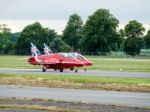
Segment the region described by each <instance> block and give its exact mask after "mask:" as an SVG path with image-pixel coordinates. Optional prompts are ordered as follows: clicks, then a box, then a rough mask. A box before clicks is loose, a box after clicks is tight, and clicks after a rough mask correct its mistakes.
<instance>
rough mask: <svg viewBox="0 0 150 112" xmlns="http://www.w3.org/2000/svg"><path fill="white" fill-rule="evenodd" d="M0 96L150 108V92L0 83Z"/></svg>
mask: <svg viewBox="0 0 150 112" xmlns="http://www.w3.org/2000/svg"><path fill="white" fill-rule="evenodd" d="M0 97H7V98H11V97H16V98H41V99H54V100H57V101H71V102H72V101H73V102H83V103H95V104H106V105H119V106H128V107H146V108H150V93H133V92H115V91H96V90H79V89H61V88H42V87H27V86H25V87H23V86H12V85H11V86H10V85H9V86H8V85H0Z"/></svg>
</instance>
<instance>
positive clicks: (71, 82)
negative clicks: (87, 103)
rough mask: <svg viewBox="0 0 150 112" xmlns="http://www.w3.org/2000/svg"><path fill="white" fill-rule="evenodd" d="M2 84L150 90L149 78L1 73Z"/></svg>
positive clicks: (0, 81) (0, 80)
mask: <svg viewBox="0 0 150 112" xmlns="http://www.w3.org/2000/svg"><path fill="white" fill-rule="evenodd" d="M0 84H4V85H5V84H8V85H26V86H42V87H61V88H79V89H98V90H99V89H103V90H116V91H140V92H150V79H149V78H123V77H109V78H108V77H96V76H80V75H69V76H66V75H62V74H60V75H56V74H55V75H54V74H51V75H45V74H41V75H32V74H24V75H21V74H3V73H0Z"/></svg>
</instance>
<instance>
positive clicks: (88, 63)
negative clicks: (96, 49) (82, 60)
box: [85, 61, 93, 66]
mask: <svg viewBox="0 0 150 112" xmlns="http://www.w3.org/2000/svg"><path fill="white" fill-rule="evenodd" d="M85 65H86V66H92V65H93V63H92V62H91V61H88V62H86V64H85Z"/></svg>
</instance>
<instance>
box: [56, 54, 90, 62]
mask: <svg viewBox="0 0 150 112" xmlns="http://www.w3.org/2000/svg"><path fill="white" fill-rule="evenodd" d="M58 54H59V55H61V56H63V57H67V58H69V59H72V60H73V59H79V60H84V61H86V60H87V59H86V58H85V57H84V56H83V55H81V54H79V53H58Z"/></svg>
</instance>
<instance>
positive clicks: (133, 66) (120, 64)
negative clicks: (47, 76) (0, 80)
mask: <svg viewBox="0 0 150 112" xmlns="http://www.w3.org/2000/svg"><path fill="white" fill-rule="evenodd" d="M24 58H27V56H0V68H42V67H41V66H32V65H30V64H28V63H27V59H26V60H21V59H24ZM87 58H88V59H89V60H91V61H92V62H93V63H94V65H93V66H91V67H88V69H94V70H108V71H137V72H150V59H133V58H128V59H125V58H102V57H94V56H93V57H87Z"/></svg>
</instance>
